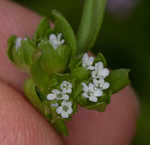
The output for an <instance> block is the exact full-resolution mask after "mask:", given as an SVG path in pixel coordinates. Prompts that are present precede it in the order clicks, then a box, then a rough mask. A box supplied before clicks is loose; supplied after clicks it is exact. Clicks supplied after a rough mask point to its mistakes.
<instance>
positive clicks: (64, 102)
mask: <svg viewBox="0 0 150 145" xmlns="http://www.w3.org/2000/svg"><path fill="white" fill-rule="evenodd" d="M71 93H72V84H71V83H70V82H68V81H63V82H62V83H61V85H60V90H58V89H54V90H52V92H51V93H50V94H48V95H47V100H49V101H52V100H56V101H57V103H55V104H51V107H55V108H56V112H57V114H60V115H61V117H62V118H69V115H70V114H72V112H73V109H72V102H71V101H69V98H70V96H69V95H70V94H71ZM58 101H61V103H58ZM59 104H60V106H59Z"/></svg>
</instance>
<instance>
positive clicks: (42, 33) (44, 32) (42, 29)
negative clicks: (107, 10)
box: [33, 17, 52, 42]
mask: <svg viewBox="0 0 150 145" xmlns="http://www.w3.org/2000/svg"><path fill="white" fill-rule="evenodd" d="M50 31H52V30H51V29H50V23H49V19H48V18H46V17H45V18H43V19H42V20H41V22H40V24H39V25H38V28H37V31H36V32H35V34H34V36H33V39H34V40H35V42H39V41H40V40H41V39H45V38H47V37H48V33H49V32H50Z"/></svg>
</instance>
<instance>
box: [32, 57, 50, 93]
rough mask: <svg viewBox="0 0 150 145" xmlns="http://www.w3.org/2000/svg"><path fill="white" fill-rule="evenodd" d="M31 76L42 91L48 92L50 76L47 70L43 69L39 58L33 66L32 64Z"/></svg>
mask: <svg viewBox="0 0 150 145" xmlns="http://www.w3.org/2000/svg"><path fill="white" fill-rule="evenodd" d="M30 71H31V76H32V79H33V81H34V83H35V84H36V85H37V87H38V88H39V89H40V91H43V92H47V89H48V88H49V83H50V78H49V76H48V74H47V73H46V72H44V71H43V69H42V68H41V66H40V63H39V60H37V61H36V62H35V63H34V64H33V65H32V66H31V69H30Z"/></svg>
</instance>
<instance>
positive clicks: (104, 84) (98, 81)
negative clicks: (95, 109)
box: [93, 79, 110, 90]
mask: <svg viewBox="0 0 150 145" xmlns="http://www.w3.org/2000/svg"><path fill="white" fill-rule="evenodd" d="M93 83H94V84H95V86H96V87H98V88H101V89H102V90H106V89H108V88H109V87H110V84H109V82H105V80H104V79H93Z"/></svg>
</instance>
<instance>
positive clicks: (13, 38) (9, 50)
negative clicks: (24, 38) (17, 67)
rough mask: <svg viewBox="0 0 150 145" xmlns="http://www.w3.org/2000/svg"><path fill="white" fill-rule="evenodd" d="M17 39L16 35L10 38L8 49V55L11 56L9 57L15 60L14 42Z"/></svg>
mask: <svg viewBox="0 0 150 145" xmlns="http://www.w3.org/2000/svg"><path fill="white" fill-rule="evenodd" d="M15 41H16V36H15V35H13V36H11V37H10V38H9V39H8V49H7V55H8V57H9V59H10V60H11V61H12V62H14V58H13V53H12V52H13V47H14V45H15V44H14V42H15Z"/></svg>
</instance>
